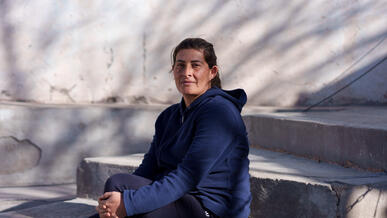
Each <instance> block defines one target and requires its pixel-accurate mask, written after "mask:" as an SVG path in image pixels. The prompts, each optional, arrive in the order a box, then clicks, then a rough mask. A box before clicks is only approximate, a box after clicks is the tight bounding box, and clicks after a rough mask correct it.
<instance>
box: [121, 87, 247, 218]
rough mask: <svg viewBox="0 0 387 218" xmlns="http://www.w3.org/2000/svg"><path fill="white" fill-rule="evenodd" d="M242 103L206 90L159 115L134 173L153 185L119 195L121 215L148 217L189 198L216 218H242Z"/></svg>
mask: <svg viewBox="0 0 387 218" xmlns="http://www.w3.org/2000/svg"><path fill="white" fill-rule="evenodd" d="M246 100H247V97H246V94H245V92H244V91H243V90H242V89H236V90H232V91H225V90H222V89H218V88H211V89H209V90H208V91H207V92H206V93H204V94H203V95H201V96H200V97H198V98H197V99H196V100H195V101H194V102H192V103H191V105H189V107H188V108H186V107H185V104H184V101H183V100H182V101H181V103H180V104H175V105H172V106H170V107H169V108H167V109H166V110H164V111H163V112H162V113H161V114H160V115H159V117H158V118H157V120H156V124H155V129H156V130H155V135H154V138H153V142H152V144H151V147H150V149H149V151H148V152H147V153H146V154H145V156H144V159H143V161H142V164H141V165H140V166H139V168H138V169H137V170H136V171H135V172H134V174H136V175H139V176H143V177H146V178H149V179H151V180H153V181H154V182H153V183H151V184H149V185H146V186H143V187H141V188H139V189H137V190H125V191H124V194H123V196H124V203H125V208H126V211H127V215H128V216H131V215H133V214H138V213H145V212H148V211H152V210H154V209H157V208H160V207H163V206H165V205H167V204H169V203H171V202H173V201H176V200H178V199H179V198H181V197H182V196H183V195H184V194H186V193H190V194H192V195H194V196H196V197H197V198H199V199H200V200H201V202H202V203H203V205H204V207H206V208H208V209H209V210H211V211H212V212H213V213H215V214H216V215H218V216H220V217H233V218H239V217H241V218H242V217H243V218H246V217H248V215H249V213H250V208H249V206H250V202H251V194H250V184H249V173H248V167H249V160H248V158H247V155H248V153H249V147H248V139H247V133H246V129H245V126H244V123H243V121H242V118H241V116H240V111H241V109H242V107H243V105H244V104H245V103H246Z"/></svg>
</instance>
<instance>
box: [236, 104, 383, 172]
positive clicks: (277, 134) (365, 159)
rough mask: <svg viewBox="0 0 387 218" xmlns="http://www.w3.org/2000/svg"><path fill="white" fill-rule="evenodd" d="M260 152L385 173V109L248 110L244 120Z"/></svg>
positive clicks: (250, 136)
mask: <svg viewBox="0 0 387 218" xmlns="http://www.w3.org/2000/svg"><path fill="white" fill-rule="evenodd" d="M243 119H244V121H245V124H246V127H247V130H248V133H249V140H250V144H251V145H252V146H253V147H257V148H266V149H271V150H276V151H282V152H289V153H292V154H296V155H300V156H304V157H308V158H312V159H315V160H321V161H328V162H334V163H338V164H340V165H343V166H346V167H355V168H356V167H358V168H363V169H367V170H371V171H387V150H386V147H387V107H386V106H380V107H371V106H367V107H333V108H329V107H328V108H316V109H312V110H311V111H309V112H301V109H298V110H297V109H289V110H287V109H281V108H271V109H270V108H255V109H254V108H249V109H247V110H246V111H245V115H244V116H243Z"/></svg>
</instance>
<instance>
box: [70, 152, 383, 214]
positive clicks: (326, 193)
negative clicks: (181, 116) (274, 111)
mask: <svg viewBox="0 0 387 218" xmlns="http://www.w3.org/2000/svg"><path fill="white" fill-rule="evenodd" d="M142 157H143V154H132V155H128V156H121V157H95V158H85V159H84V160H83V162H82V163H81V164H80V166H79V168H78V171H77V195H78V197H81V198H92V199H96V197H97V196H99V195H100V194H101V193H102V191H103V184H104V182H105V180H106V179H107V178H108V177H109V176H110V175H112V174H115V173H119V172H131V171H133V170H134V169H135V168H136V167H137V166H138V165H139V164H140V162H141V159H142ZM249 159H250V175H251V180H250V181H251V192H252V196H253V201H252V205H251V215H250V217H266V218H278V217H282V218H287V217H289V218H294V217H313V218H320V217H321V218H330V217H332V218H333V217H335V218H336V217H347V218H364V217H378V218H385V217H386V216H387V174H386V173H382V172H379V173H374V172H368V171H362V170H358V169H350V168H344V167H341V166H339V165H335V164H328V163H323V162H320V163H318V162H316V161H313V160H309V159H305V158H301V157H297V156H293V155H289V154H284V153H278V152H271V151H267V150H262V149H254V148H252V149H251V151H250V155H249Z"/></svg>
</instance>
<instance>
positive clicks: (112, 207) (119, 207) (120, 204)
mask: <svg viewBox="0 0 387 218" xmlns="http://www.w3.org/2000/svg"><path fill="white" fill-rule="evenodd" d="M96 209H97V211H98V214H99V216H100V217H101V218H121V217H125V216H126V210H125V206H124V201H123V198H122V194H121V193H120V192H105V193H104V194H103V195H101V196H100V197H99V198H98V206H97V207H96Z"/></svg>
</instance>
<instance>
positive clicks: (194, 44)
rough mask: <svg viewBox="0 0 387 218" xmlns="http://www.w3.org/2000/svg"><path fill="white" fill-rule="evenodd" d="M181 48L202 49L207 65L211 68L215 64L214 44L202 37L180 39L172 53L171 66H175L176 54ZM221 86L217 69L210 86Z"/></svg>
mask: <svg viewBox="0 0 387 218" xmlns="http://www.w3.org/2000/svg"><path fill="white" fill-rule="evenodd" d="M182 49H195V50H200V51H203V55H204V60H205V61H206V62H207V64H208V67H209V68H210V69H211V68H212V67H213V66H216V65H217V63H216V59H217V58H216V54H215V50H214V46H213V45H212V44H211V43H209V42H207V41H206V40H204V39H202V38H186V39H184V40H183V41H181V42H180V43H179V44H178V45H177V46H176V48H175V49H174V50H173V53H172V68H173V67H174V66H175V62H176V55H177V53H178V52H179V51H180V50H182ZM214 86H216V87H218V88H222V85H221V81H220V77H219V71H218V72H216V76H215V77H214V78H213V79H212V80H211V87H214Z"/></svg>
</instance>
